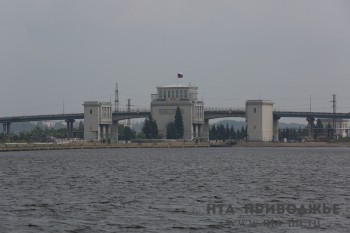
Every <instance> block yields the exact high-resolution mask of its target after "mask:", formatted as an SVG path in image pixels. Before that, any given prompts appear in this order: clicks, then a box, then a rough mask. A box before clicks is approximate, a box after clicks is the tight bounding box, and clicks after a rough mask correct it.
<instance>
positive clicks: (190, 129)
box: [151, 85, 204, 139]
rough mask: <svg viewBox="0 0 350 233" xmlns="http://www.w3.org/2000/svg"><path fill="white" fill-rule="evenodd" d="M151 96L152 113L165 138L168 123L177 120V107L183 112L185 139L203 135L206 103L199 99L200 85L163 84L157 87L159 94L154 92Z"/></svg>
mask: <svg viewBox="0 0 350 233" xmlns="http://www.w3.org/2000/svg"><path fill="white" fill-rule="evenodd" d="M151 98H152V101H151V114H152V117H153V119H154V120H155V121H156V122H157V125H158V131H159V133H160V134H161V135H162V137H163V138H166V137H167V126H168V124H170V123H172V122H174V120H175V112H176V108H177V107H179V108H180V110H181V113H182V120H183V124H184V139H193V138H201V137H203V125H204V103H203V101H199V100H198V87H196V86H192V85H189V86H184V85H166V86H161V87H157V94H152V95H151Z"/></svg>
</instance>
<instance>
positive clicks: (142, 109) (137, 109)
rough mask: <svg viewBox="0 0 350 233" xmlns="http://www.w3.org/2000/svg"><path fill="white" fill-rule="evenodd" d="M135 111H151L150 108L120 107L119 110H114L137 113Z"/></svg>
mask: <svg viewBox="0 0 350 233" xmlns="http://www.w3.org/2000/svg"><path fill="white" fill-rule="evenodd" d="M135 112H151V110H150V109H148V108H133V109H130V110H128V109H119V110H118V111H114V112H113V113H135Z"/></svg>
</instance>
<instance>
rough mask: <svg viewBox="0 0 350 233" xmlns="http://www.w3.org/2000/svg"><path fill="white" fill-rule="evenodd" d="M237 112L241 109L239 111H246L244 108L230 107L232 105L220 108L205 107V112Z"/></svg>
mask: <svg viewBox="0 0 350 233" xmlns="http://www.w3.org/2000/svg"><path fill="white" fill-rule="evenodd" d="M230 111H231V112H236V111H239V112H242V111H245V109H244V108H230V107H226V108H225V107H222V108H220V107H219V108H218V107H207V108H204V112H230Z"/></svg>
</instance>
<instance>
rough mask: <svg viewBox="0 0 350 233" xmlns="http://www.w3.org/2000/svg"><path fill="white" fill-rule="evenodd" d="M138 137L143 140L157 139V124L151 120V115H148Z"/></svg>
mask: <svg viewBox="0 0 350 233" xmlns="http://www.w3.org/2000/svg"><path fill="white" fill-rule="evenodd" d="M138 136H139V138H143V139H157V138H159V135H158V126H157V122H156V121H155V120H154V119H153V117H152V115H149V117H148V118H146V119H145V121H144V123H143V127H142V132H141V133H139V134H138Z"/></svg>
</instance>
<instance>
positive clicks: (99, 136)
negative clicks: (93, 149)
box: [84, 101, 112, 141]
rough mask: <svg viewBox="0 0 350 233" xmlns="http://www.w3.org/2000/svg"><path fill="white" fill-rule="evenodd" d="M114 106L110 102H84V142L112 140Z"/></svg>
mask: <svg viewBox="0 0 350 233" xmlns="http://www.w3.org/2000/svg"><path fill="white" fill-rule="evenodd" d="M111 128H112V104H111V103H110V102H99V101H85V102H84V140H105V141H107V140H110V138H111Z"/></svg>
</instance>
